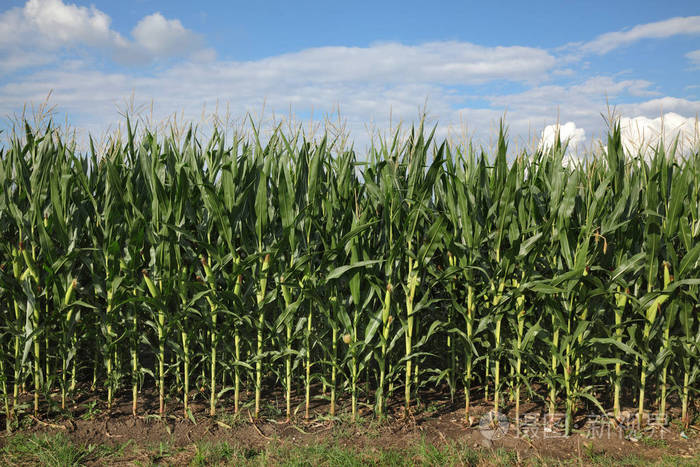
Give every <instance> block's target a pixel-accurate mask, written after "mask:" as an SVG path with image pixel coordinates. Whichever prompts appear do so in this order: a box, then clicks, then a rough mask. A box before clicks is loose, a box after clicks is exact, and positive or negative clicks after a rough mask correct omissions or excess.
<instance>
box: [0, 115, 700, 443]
mask: <svg viewBox="0 0 700 467" xmlns="http://www.w3.org/2000/svg"><path fill="white" fill-rule="evenodd" d="M127 125H128V134H127V135H126V137H125V138H124V139H123V141H121V140H119V139H118V138H114V139H113V141H112V142H111V143H110V144H108V145H107V146H106V147H105V148H104V149H100V150H97V149H95V146H94V145H93V146H91V149H90V150H89V151H85V152H79V151H76V150H74V149H73V146H71V144H69V143H68V142H67V141H65V138H63V139H62V138H61V137H58V136H57V135H56V134H55V132H54V130H53V129H52V128H48V129H44V130H41V131H38V130H35V129H32V128H30V127H29V126H28V125H27V127H26V131H24V132H23V134H21V135H19V136H12V137H8V136H5V139H6V143H5V145H4V146H0V186H1V191H0V235H1V236H2V242H0V297H1V299H0V307H1V314H0V316H1V319H0V330H1V331H0V365H2V366H1V368H0V374H1V375H2V376H1V378H2V380H1V381H0V385H1V387H0V390H1V391H2V404H3V409H4V412H5V418H6V421H7V425H8V427H10V426H11V423H12V422H13V421H16V420H17V418H18V417H20V416H21V415H22V414H27V413H30V414H31V413H33V414H34V415H35V416H41V415H44V414H46V413H48V412H49V411H59V410H68V411H69V410H71V408H70V407H71V406H72V404H71V402H70V401H71V400H73V398H75V397H76V395H77V394H79V393H81V392H83V393H84V392H88V391H96V392H97V394H99V395H100V397H101V398H102V399H103V400H104V401H105V403H106V406H107V407H113V404H115V400H116V399H117V398H121V399H122V400H131V404H132V411H133V414H134V415H137V414H139V413H143V411H144V408H143V406H142V399H143V397H144V391H146V390H153V391H154V393H155V394H156V397H157V399H158V402H159V404H158V405H159V414H160V415H164V414H166V413H167V412H168V410H169V409H168V407H167V406H166V402H168V404H169V405H172V406H176V407H177V410H178V411H180V410H182V412H180V413H181V414H182V416H184V417H185V418H193V417H192V410H191V407H190V404H191V402H192V400H195V399H196V400H204V401H206V404H207V405H208V407H209V412H210V414H211V415H215V414H216V412H217V410H220V409H221V407H222V406H223V405H224V404H225V405H226V406H227V407H231V406H232V407H233V410H234V411H235V412H239V411H242V410H244V409H248V410H250V411H251V412H252V413H253V416H255V417H258V416H260V415H261V413H262V412H264V410H265V408H266V407H267V406H268V404H270V403H271V402H270V401H271V398H272V396H271V394H272V393H273V392H274V393H275V396H274V397H275V398H279V399H280V400H283V401H284V405H283V409H282V410H283V412H284V413H285V414H286V417H287V418H288V419H291V418H294V417H301V416H302V414H303V416H304V417H306V418H308V417H311V416H315V414H314V413H312V412H310V410H311V409H310V408H311V406H312V404H313V403H314V402H315V401H318V400H322V401H323V402H324V405H323V407H324V410H326V409H327V410H328V412H329V414H328V415H330V416H336V415H337V414H339V413H340V412H341V411H342V412H343V413H348V414H349V415H350V416H351V417H352V418H353V419H355V418H356V417H359V416H360V409H361V408H362V407H366V408H368V409H369V410H368V411H367V412H368V413H371V414H372V415H371V416H374V417H377V418H378V419H382V418H384V417H386V416H387V415H388V414H389V407H390V402H391V401H394V402H396V401H400V405H399V406H400V407H402V409H401V412H403V413H405V414H407V415H408V414H410V413H411V412H412V411H413V410H416V407H417V404H419V403H420V397H421V392H422V391H424V390H427V389H431V388H433V389H437V390H438V391H440V393H441V394H443V396H444V397H445V398H451V399H452V400H453V401H455V403H457V401H459V403H460V404H464V405H463V406H464V412H463V413H464V417H465V420H466V421H467V422H468V421H469V420H470V404H471V405H473V403H474V402H475V401H477V400H479V401H482V402H486V403H488V404H491V405H492V406H493V409H494V410H495V411H507V412H508V414H509V415H510V416H511V417H512V418H513V419H515V420H516V423H518V421H519V417H520V405H521V403H523V402H524V401H536V402H538V403H540V404H542V406H543V407H544V409H543V410H544V411H545V412H549V413H551V414H554V413H555V412H563V413H565V414H566V415H565V421H566V431H567V433H570V432H571V430H572V429H573V427H572V420H573V419H574V416H575V415H576V414H577V413H579V412H580V411H583V410H591V409H594V410H596V411H602V412H611V413H613V414H614V416H616V417H619V416H620V411H621V410H622V409H623V408H624V407H630V406H631V405H632V404H634V411H635V413H636V414H637V416H638V417H639V422H640V423H642V422H643V421H644V420H645V418H644V417H645V413H647V412H648V411H649V410H652V409H653V410H658V411H659V412H660V413H661V414H662V415H666V414H667V413H668V412H669V411H670V409H671V408H672V407H673V408H675V409H676V410H677V409H678V408H680V417H681V421H682V422H684V423H686V424H688V423H690V420H691V412H692V411H693V407H694V405H693V398H694V397H696V396H697V393H698V389H699V384H698V382H699V381H700V378H699V373H700V308H699V306H698V303H699V301H698V292H699V291H700V260H699V257H700V153H698V152H697V151H696V152H694V153H691V154H689V155H683V156H681V155H680V154H674V152H673V151H671V152H670V153H667V152H665V151H664V149H663V147H661V146H660V147H659V148H658V149H657V150H656V151H655V153H654V154H653V155H652V156H650V157H647V156H645V157H642V156H641V155H634V154H624V153H623V149H622V144H621V139H620V131H619V127H617V126H615V125H613V126H612V128H611V131H610V134H609V136H608V137H607V146H606V150H605V151H601V153H600V154H599V155H597V156H596V157H592V158H590V159H589V160H588V161H587V162H582V163H580V164H578V165H571V164H565V163H564V162H565V152H566V148H565V146H564V145H562V144H561V143H559V144H557V145H555V146H554V147H553V148H552V149H551V150H547V151H546V152H542V151H540V152H534V153H532V154H527V153H522V154H520V155H517V157H515V158H514V160H513V159H512V158H511V156H510V155H509V151H508V143H507V135H506V131H505V130H504V128H503V127H501V131H500V134H499V136H498V140H497V144H496V145H495V148H494V151H493V153H492V154H486V153H485V152H484V151H482V150H477V149H475V148H474V147H471V146H469V145H454V144H448V143H447V142H440V141H436V139H435V136H434V132H430V131H428V130H426V129H424V128H423V126H422V125H421V126H420V127H418V128H415V129H413V130H412V131H410V132H409V133H408V134H406V135H404V136H405V138H402V137H399V132H397V133H396V134H394V135H392V137H391V138H387V139H380V140H378V142H377V143H376V144H374V145H373V147H372V148H371V149H370V150H369V151H368V153H367V154H362V155H358V154H356V152H355V151H354V150H352V149H347V150H346V149H342V148H341V145H340V144H339V143H338V140H337V139H333V138H332V137H330V136H326V137H321V138H315V139H313V140H311V141H309V140H307V139H306V138H305V136H304V134H303V132H302V131H296V132H293V131H292V132H289V131H288V132H286V133H285V132H283V131H281V130H279V129H278V130H276V131H274V132H272V133H271V135H270V136H269V137H267V136H266V137H265V138H262V137H261V136H259V132H258V129H257V128H255V127H253V129H252V130H253V131H252V132H251V133H250V134H248V135H247V136H242V135H238V134H234V135H233V136H231V135H229V137H227V136H225V135H224V134H223V132H220V131H215V132H214V133H213V135H212V136H211V137H209V138H207V141H206V142H202V141H201V140H200V139H199V138H198V136H196V134H195V132H194V131H193V130H190V132H189V133H187V134H186V135H185V136H183V137H180V138H178V137H175V136H174V135H172V134H165V135H159V134H156V133H154V132H149V131H147V130H144V131H141V132H138V134H137V133H136V132H135V131H134V130H132V127H131V125H130V124H129V122H128V121H127ZM507 156H508V157H507ZM299 401H301V402H299ZM472 411H473V408H472ZM367 412H364V411H363V413H367ZM676 413H678V412H676Z"/></svg>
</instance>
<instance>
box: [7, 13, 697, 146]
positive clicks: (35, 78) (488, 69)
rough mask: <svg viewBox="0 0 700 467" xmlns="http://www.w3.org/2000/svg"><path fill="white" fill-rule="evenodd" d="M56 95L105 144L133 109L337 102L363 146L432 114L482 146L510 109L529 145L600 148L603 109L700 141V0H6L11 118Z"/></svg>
mask: <svg viewBox="0 0 700 467" xmlns="http://www.w3.org/2000/svg"><path fill="white" fill-rule="evenodd" d="M50 91H51V93H52V94H51V99H50V103H51V104H52V105H53V106H55V107H54V108H55V112H56V113H55V118H56V119H57V120H59V119H61V120H65V119H67V120H68V122H69V123H70V124H71V125H73V126H74V127H77V128H79V129H81V130H82V131H90V132H92V133H95V134H97V133H100V132H103V131H105V130H106V129H107V128H114V126H115V125H117V124H118V123H119V122H120V121H121V117H120V111H124V110H125V108H126V107H128V106H129V105H130V104H129V102H131V100H132V99H133V103H134V106H135V107H136V108H138V109H140V110H141V111H142V113H143V114H148V115H150V113H151V107H150V104H151V102H153V120H163V119H165V118H167V117H168V116H170V115H172V114H173V113H175V112H179V114H178V115H179V116H180V117H179V118H184V119H185V120H193V121H200V120H201V118H202V115H203V114H204V115H209V114H210V113H211V112H212V111H214V110H215V109H216V108H217V105H218V113H219V114H223V113H224V109H228V112H229V114H230V116H231V117H232V118H233V119H240V118H241V117H242V116H244V115H245V114H246V112H254V113H257V114H259V113H260V112H261V111H262V109H263V104H264V106H265V107H264V108H265V114H264V117H266V118H268V119H272V118H273V116H275V117H276V118H279V116H280V115H289V113H290V109H291V112H292V113H293V114H294V116H295V117H296V118H299V119H308V118H310V117H311V115H313V117H315V118H316V119H322V118H323V117H324V116H325V115H331V114H333V112H334V111H335V110H336V109H338V108H340V111H341V115H342V118H343V119H344V120H345V121H346V122H347V127H348V128H349V129H350V130H351V131H352V134H353V137H354V138H356V139H357V140H359V141H362V140H363V139H365V138H366V135H367V133H368V127H369V128H372V129H377V130H380V131H381V130H384V129H386V128H388V127H389V126H390V122H391V124H394V123H396V122H397V121H405V122H411V121H413V120H414V119H415V118H416V117H417V115H418V114H419V110H420V109H421V108H423V106H424V105H425V103H426V102H427V110H428V113H429V116H430V119H431V122H436V123H438V125H439V133H440V134H441V135H448V134H449V135H456V134H459V133H460V132H461V131H463V130H464V129H466V131H467V132H468V134H469V135H471V136H473V137H474V138H476V139H477V140H479V141H482V142H488V140H489V138H490V137H491V136H492V133H493V128H494V127H495V126H496V124H497V122H498V119H499V118H501V117H502V116H503V115H504V114H505V115H506V123H507V124H508V126H509V129H510V132H511V135H512V137H513V139H514V140H515V141H516V142H519V143H520V144H527V143H529V142H532V141H534V140H536V139H537V138H538V136H539V135H540V134H541V132H542V130H543V129H544V128H545V127H546V126H548V125H552V124H554V123H556V122H557V121H560V122H561V123H564V122H571V123H572V125H567V127H566V128H567V129H568V130H567V131H569V132H571V134H570V136H571V137H572V138H574V139H575V140H576V142H578V143H581V144H582V145H583V144H592V142H593V141H594V140H595V138H596V137H597V136H598V135H600V134H601V133H602V132H603V131H604V130H605V121H604V120H603V119H602V118H601V116H600V114H601V113H607V108H606V103H607V104H610V105H612V106H614V107H615V110H616V111H617V112H618V114H620V115H622V116H624V117H627V118H629V119H630V120H629V121H630V122H636V123H637V124H639V123H640V122H641V123H642V124H644V125H652V126H653V121H654V120H653V119H654V118H656V117H659V116H660V115H662V113H663V114H667V113H673V114H674V120H673V121H674V122H675V123H676V124H677V125H680V127H679V128H681V129H683V128H685V130H683V131H686V130H687V131H686V133H687V132H688V131H690V133H692V128H693V127H694V128H695V133H697V126H696V125H694V123H695V119H696V117H697V115H698V113H700V2H697V1H679V2H658V1H653V2H652V1H649V2H640V1H636V2H623V1H618V2H610V1H607V2H593V1H588V2H582V1H581V2H561V1H558V2H550V1H548V2H535V4H534V5H533V4H528V3H526V2H509V3H504V2H441V3H439V4H437V5H430V6H429V5H428V4H426V3H425V2H414V1H403V2H379V4H375V3H374V2H351V3H347V2H342V3H341V2H327V1H325V2H318V1H307V2H272V1H268V2H222V1H216V2H208V3H196V2H184V1H182V2H176V1H170V2H163V1H146V0H132V1H128V0H127V1H122V2H107V1H94V2H83V1H77V0H28V1H24V0H23V1H3V2H1V3H0V116H2V117H11V116H12V115H17V114H18V113H20V112H21V111H22V108H23V106H24V104H34V105H38V103H40V102H41V101H42V100H43V99H44V98H45V97H46V96H47V95H48V93H49V92H50ZM132 96H133V97H132ZM146 107H147V111H145V110H144V109H145V108H146ZM312 112H313V113H312ZM390 115H391V121H390V120H389V116H390ZM9 120H11V118H5V120H4V123H3V125H4V126H6V125H7V122H8V121H9ZM207 121H208V122H210V121H211V120H207ZM649 122H652V123H649ZM657 126H658V125H657ZM688 129H690V130H688Z"/></svg>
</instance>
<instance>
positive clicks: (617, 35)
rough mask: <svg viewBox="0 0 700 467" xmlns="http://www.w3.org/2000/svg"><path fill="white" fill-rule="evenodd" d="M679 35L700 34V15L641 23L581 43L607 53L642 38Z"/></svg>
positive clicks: (590, 49) (589, 50)
mask: <svg viewBox="0 0 700 467" xmlns="http://www.w3.org/2000/svg"><path fill="white" fill-rule="evenodd" d="M678 35H700V16H685V17H681V16H679V17H675V18H670V19H667V20H663V21H656V22H653V23H646V24H639V25H637V26H634V27H633V28H631V29H628V30H624V31H615V32H608V33H605V34H601V35H600V36H598V37H596V38H595V39H593V40H592V41H590V42H586V43H584V44H581V45H580V50H581V51H582V52H587V53H596V54H601V55H602V54H606V53H608V52H610V51H612V50H615V49H617V48H619V47H623V46H625V45H629V44H632V43H634V42H637V41H640V40H642V39H663V38H667V37H671V36H678Z"/></svg>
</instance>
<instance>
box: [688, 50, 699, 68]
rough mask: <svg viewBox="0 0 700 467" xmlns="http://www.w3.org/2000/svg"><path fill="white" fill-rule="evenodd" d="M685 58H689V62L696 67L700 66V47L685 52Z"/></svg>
mask: <svg viewBox="0 0 700 467" xmlns="http://www.w3.org/2000/svg"><path fill="white" fill-rule="evenodd" d="M685 58H687V59H688V60H690V63H691V64H693V65H695V66H696V67H700V49H698V50H693V51H692V52H688V53H687V54H685Z"/></svg>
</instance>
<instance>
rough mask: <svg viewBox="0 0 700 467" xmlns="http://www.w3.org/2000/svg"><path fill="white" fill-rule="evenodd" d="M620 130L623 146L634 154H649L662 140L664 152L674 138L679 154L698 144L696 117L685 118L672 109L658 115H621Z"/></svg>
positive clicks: (695, 147)
mask: <svg viewBox="0 0 700 467" xmlns="http://www.w3.org/2000/svg"><path fill="white" fill-rule="evenodd" d="M620 130H621V132H622V145H623V147H624V148H625V150H626V151H627V152H628V153H630V154H634V155H636V154H642V155H644V156H649V155H650V154H651V153H653V151H654V150H655V149H656V148H657V147H658V146H659V145H660V144H662V143H663V146H664V148H665V149H666V151H669V150H670V148H671V147H672V146H673V145H674V144H675V142H676V138H677V141H678V146H677V150H678V152H679V153H680V154H684V153H686V152H688V151H690V150H697V149H698V148H699V147H700V146H699V145H700V127H699V126H698V120H697V118H687V117H683V116H681V115H678V114H676V113H673V112H669V113H667V114H664V115H662V116H661V117H657V118H647V117H643V116H639V117H633V118H625V117H622V118H620Z"/></svg>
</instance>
